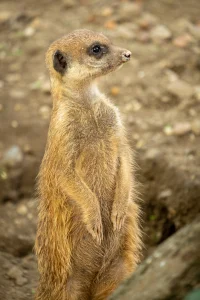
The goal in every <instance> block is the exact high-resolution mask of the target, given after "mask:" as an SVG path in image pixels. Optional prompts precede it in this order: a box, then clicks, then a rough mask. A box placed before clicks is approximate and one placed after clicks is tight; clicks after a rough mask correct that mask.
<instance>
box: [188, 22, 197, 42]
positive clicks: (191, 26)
mask: <svg viewBox="0 0 200 300" xmlns="http://www.w3.org/2000/svg"><path fill="white" fill-rule="evenodd" d="M188 30H189V32H190V34H191V35H192V36H193V37H194V38H196V39H198V40H200V27H199V26H196V25H194V24H192V23H188Z"/></svg>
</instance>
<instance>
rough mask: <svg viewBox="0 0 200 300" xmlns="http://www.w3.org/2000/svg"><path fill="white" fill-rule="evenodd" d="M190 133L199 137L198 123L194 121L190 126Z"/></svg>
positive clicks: (199, 126) (199, 127)
mask: <svg viewBox="0 0 200 300" xmlns="http://www.w3.org/2000/svg"><path fill="white" fill-rule="evenodd" d="M191 129H192V132H193V133H194V134H196V135H200V121H199V120H194V121H193V122H192V124H191Z"/></svg>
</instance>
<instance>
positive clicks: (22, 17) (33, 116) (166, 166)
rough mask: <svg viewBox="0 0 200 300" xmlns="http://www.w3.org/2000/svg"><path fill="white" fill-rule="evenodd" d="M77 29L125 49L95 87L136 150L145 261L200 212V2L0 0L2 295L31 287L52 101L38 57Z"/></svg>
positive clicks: (25, 295)
mask: <svg viewBox="0 0 200 300" xmlns="http://www.w3.org/2000/svg"><path fill="white" fill-rule="evenodd" d="M77 28H88V29H92V30H95V31H101V32H103V33H105V34H106V35H107V36H108V37H109V38H111V39H112V41H113V42H114V43H115V44H117V45H119V46H120V45H121V46H123V47H124V48H127V49H129V50H131V52H132V60H131V61H130V63H128V64H126V65H125V66H124V67H123V68H122V69H121V70H120V71H117V72H116V73H113V74H112V75H108V76H107V77H106V78H104V79H102V82H101V83H100V85H101V89H102V90H104V91H105V93H106V94H108V95H109V96H110V97H111V99H112V101H113V102H114V103H115V104H116V105H117V106H118V107H119V108H120V111H121V112H122V114H123V117H124V121H125V123H126V124H127V128H128V130H127V131H128V133H129V139H130V143H131V145H132V147H133V149H134V150H135V158H136V161H137V165H138V168H137V178H138V181H139V182H140V183H141V185H140V188H139V189H140V193H141V196H140V197H141V199H142V201H141V206H142V211H143V216H142V219H143V229H144V243H145V249H144V258H145V257H147V256H148V255H150V254H151V253H152V251H153V250H154V249H155V248H156V247H158V245H159V244H161V243H162V242H163V241H164V240H166V239H167V238H168V237H170V236H171V235H173V234H174V233H176V232H177V231H178V230H179V229H181V228H182V227H183V226H184V225H186V224H189V223H190V222H192V221H193V220H194V219H195V218H197V216H198V215H199V213H200V199H199V198H200V150H199V148H200V147H199V146H200V118H199V114H200V1H199V0H176V1H175V0H159V1H156V0H151V1H150V0H149V1H147V0H146V1H145V0H144V1H142V0H141V1H139V0H138V1H128V0H127V1H125V0H124V1H109V2H108V1H96V0H94V1H92V0H79V1H78V0H77V1H73V0H58V1H53V0H40V1H38V2H36V1H33V0H21V1H11V0H9V1H8V0H1V2H0V65H1V72H0V92H1V94H0V251H1V252H0V253H1V254H0V299H2V300H3V299H5V300H12V299H20V300H25V299H32V298H33V295H34V293H35V286H36V284H37V278H38V274H37V266H36V259H35V257H34V254H33V245H34V236H35V230H36V218H37V209H36V208H37V200H36V197H35V178H36V176H37V173H38V168H39V165H40V162H41V159H42V156H43V153H44V147H45V143H46V136H47V130H48V124H49V118H50V113H51V105H52V104H51V97H50V88H49V79H48V73H47V70H46V67H45V62H44V55H45V51H46V49H47V48H48V46H49V44H50V43H51V42H52V41H54V40H55V39H57V38H58V37H60V36H62V35H64V34H66V33H68V32H70V31H72V30H74V29H77ZM194 287H196V283H195V285H191V286H190V287H188V289H192V288H194Z"/></svg>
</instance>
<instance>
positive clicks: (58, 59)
mask: <svg viewBox="0 0 200 300" xmlns="http://www.w3.org/2000/svg"><path fill="white" fill-rule="evenodd" d="M53 67H54V69H55V70H56V71H57V72H59V73H60V74H61V75H63V74H64V73H65V71H66V69H67V60H66V57H65V55H64V54H63V53H62V52H61V51H60V50H56V52H55V53H54V56H53Z"/></svg>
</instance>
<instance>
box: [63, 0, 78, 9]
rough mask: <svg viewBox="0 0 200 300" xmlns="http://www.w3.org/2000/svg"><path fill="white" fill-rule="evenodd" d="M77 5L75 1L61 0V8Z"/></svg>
mask: <svg viewBox="0 0 200 300" xmlns="http://www.w3.org/2000/svg"><path fill="white" fill-rule="evenodd" d="M76 5H77V1H75V0H62V6H63V7H64V8H73V7H74V6H76Z"/></svg>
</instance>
